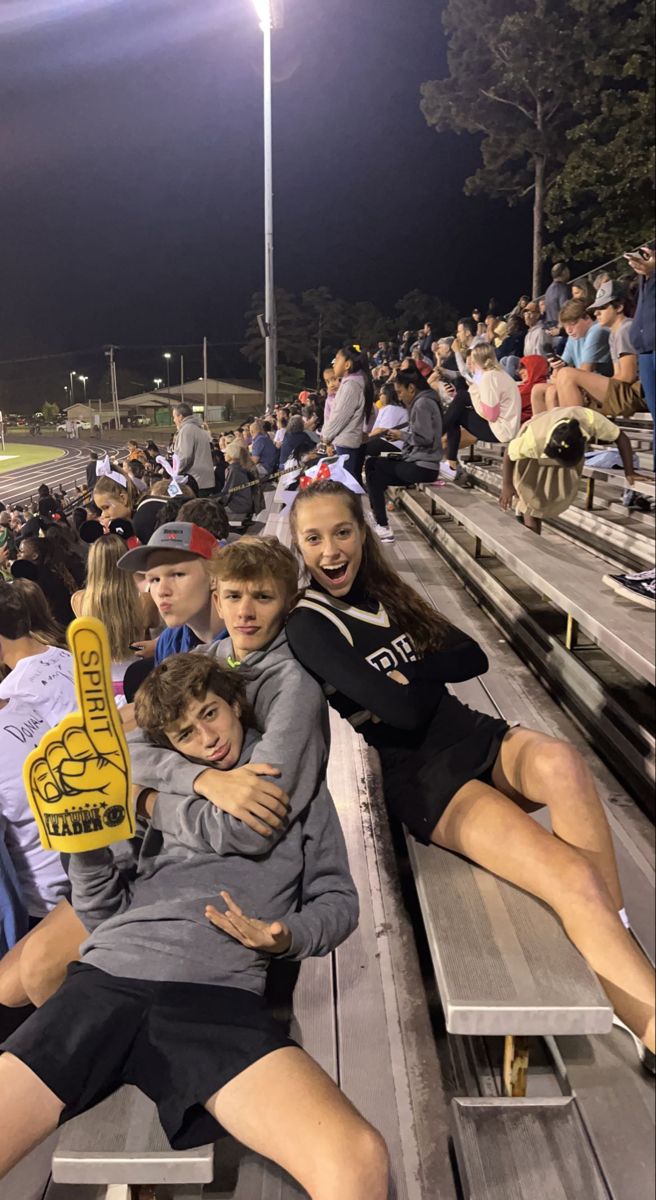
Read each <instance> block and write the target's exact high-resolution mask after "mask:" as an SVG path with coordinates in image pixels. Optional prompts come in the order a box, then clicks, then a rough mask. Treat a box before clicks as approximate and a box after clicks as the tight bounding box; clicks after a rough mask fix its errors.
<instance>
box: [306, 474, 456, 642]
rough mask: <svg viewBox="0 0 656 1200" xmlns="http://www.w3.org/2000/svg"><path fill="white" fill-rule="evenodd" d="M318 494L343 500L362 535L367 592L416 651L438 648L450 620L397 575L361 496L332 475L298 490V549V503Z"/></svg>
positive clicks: (364, 582) (362, 568)
mask: <svg viewBox="0 0 656 1200" xmlns="http://www.w3.org/2000/svg"><path fill="white" fill-rule="evenodd" d="M321 496H334V497H336V498H337V499H339V500H343V501H344V503H345V505H346V506H347V508H348V510H349V512H350V514H351V518H352V520H354V521H355V523H356V525H357V526H358V528H359V529H360V532H361V533H362V534H363V535H364V544H363V547H362V565H361V567H360V572H359V574H360V579H361V580H362V583H363V585H364V588H365V591H366V592H367V594H368V595H369V596H371V597H375V598H376V599H377V600H380V603H381V604H382V606H383V608H384V609H385V612H386V613H387V615H388V617H389V618H390V620H391V621H393V622H394V624H395V625H400V627H401V628H402V629H407V630H408V631H409V632H410V634H411V637H412V640H413V642H414V645H415V647H416V649H417V651H418V653H419V654H430V652H431V651H432V650H439V648H440V646H442V644H443V642H444V639H445V637H446V634H447V632H448V630H449V629H450V628H451V626H450V624H449V622H448V621H447V620H446V618H445V617H443V616H442V615H441V613H439V612H437V611H436V610H435V609H434V608H433V607H432V606H431V605H430V604H427V602H426V601H425V600H422V598H421V596H419V595H418V594H417V592H415V590H414V588H411V587H409V586H408V584H407V583H404V581H403V580H402V579H401V577H400V575H397V573H396V571H395V570H393V568H392V567H390V566H389V564H388V562H387V561H386V559H385V556H384V555H383V552H382V550H381V548H380V542H379V541H378V538H377V537H376V534H375V533H374V531H373V529H371V527H370V526H369V525H368V523H367V521H366V520H365V516H364V510H363V508H362V500H361V499H360V496H359V495H356V493H355V492H351V491H349V489H348V488H346V487H344V484H343V483H337V482H336V481H335V480H334V479H322V480H319V481H318V482H317V483H313V484H311V485H310V487H308V488H305V490H304V491H300V492H299V493H298V495H297V497H296V499H295V501H294V503H293V505H292V510H291V514H290V526H291V531H292V538H293V541H294V546H295V547H296V550H297V552H298V553H299V554H301V550H300V547H299V544H298V527H297V521H298V510H299V507H300V506H301V505H302V504H306V503H307V502H308V501H309V500H313V499H314V498H315V497H321Z"/></svg>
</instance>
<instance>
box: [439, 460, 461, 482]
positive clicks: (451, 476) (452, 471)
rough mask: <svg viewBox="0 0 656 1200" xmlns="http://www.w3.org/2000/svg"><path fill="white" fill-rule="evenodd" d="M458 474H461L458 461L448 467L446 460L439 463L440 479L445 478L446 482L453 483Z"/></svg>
mask: <svg viewBox="0 0 656 1200" xmlns="http://www.w3.org/2000/svg"><path fill="white" fill-rule="evenodd" d="M460 475H462V467H461V466H460V463H458V466H457V467H450V466H449V464H448V462H441V463H440V479H444V480H446V482H447V483H455V481H456V479H457V478H458V477H459V476H460Z"/></svg>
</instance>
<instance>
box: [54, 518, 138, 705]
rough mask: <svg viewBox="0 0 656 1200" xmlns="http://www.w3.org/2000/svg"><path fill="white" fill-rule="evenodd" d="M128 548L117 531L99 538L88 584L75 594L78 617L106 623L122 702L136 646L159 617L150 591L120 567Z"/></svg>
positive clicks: (115, 686)
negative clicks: (140, 588)
mask: <svg viewBox="0 0 656 1200" xmlns="http://www.w3.org/2000/svg"><path fill="white" fill-rule="evenodd" d="M125 550H126V545H125V542H124V541H123V539H122V538H120V537H118V536H117V535H116V534H114V533H109V534H106V535H105V537H101V538H99V539H98V540H97V541H95V542H94V543H93V545H92V546H91V547H90V550H89V561H88V568H87V580H86V584H85V586H84V588H82V589H80V591H77V592H74V593H73V596H72V597H71V607H72V609H73V612H74V613H75V616H76V617H95V618H96V619H97V620H98V621H102V623H103V625H104V626H105V629H106V631H107V638H108V641H109V650H110V654H111V659H112V684H113V689H114V696H115V698H116V700H117V702H119V701H120V702H121V703H122V702H123V699H124V692H123V677H124V675H125V672H126V670H127V668H128V667H129V666H130V665H131V664H132V663H133V662H134V653H135V651H134V649H133V647H134V646H135V644H137V645H139V644H142V643H143V641H144V639H145V638H146V636H147V634H148V630H149V628H150V626H151V625H156V624H157V622H158V619H159V615H158V612H157V608H156V607H155V604H154V601H153V598H152V596H151V595H150V593H148V592H144V593H139V591H138V589H137V586H136V583H135V581H134V579H133V578H132V576H131V575H127V574H126V573H125V572H123V571H119V569H118V562H119V559H120V558H121V557H122V555H124V554H125Z"/></svg>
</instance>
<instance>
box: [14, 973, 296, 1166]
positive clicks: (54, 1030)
mask: <svg viewBox="0 0 656 1200" xmlns="http://www.w3.org/2000/svg"><path fill="white" fill-rule="evenodd" d="M294 1045H296V1043H295V1042H293V1041H292V1040H291V1039H290V1038H289V1037H287V1035H286V1032H285V1030H284V1027H283V1026H281V1025H280V1024H278V1023H277V1022H276V1021H275V1020H274V1018H273V1017H272V1015H271V1013H270V1011H269V1009H268V1007H267V1004H266V1001H265V1000H264V998H263V997H262V996H257V995H255V994H254V993H253V992H247V991H244V990H243V989H242V988H228V987H211V986H209V985H206V984H193V983H153V982H150V981H147V980H143V979H122V978H120V977H118V976H114V975H108V974H107V973H106V972H105V971H100V970H98V968H97V967H92V966H90V965H89V964H86V963H72V964H71V966H70V967H69V968H68V974H67V976H66V979H65V980H64V983H63V984H62V986H61V987H60V988H59V990H58V991H57V992H55V995H54V996H52V997H51V998H50V1000H47V1001H46V1003H45V1004H44V1005H43V1007H42V1008H39V1009H37V1011H36V1012H35V1013H33V1014H32V1016H31V1017H28V1019H27V1021H25V1022H24V1024H23V1025H21V1026H20V1027H19V1028H18V1029H17V1030H16V1032H15V1033H12V1034H11V1036H10V1037H8V1038H7V1040H6V1041H5V1042H4V1043H3V1044H2V1046H0V1050H3V1051H8V1052H9V1053H11V1054H14V1055H15V1056H16V1058H19V1059H20V1060H21V1062H24V1063H25V1064H26V1066H28V1067H30V1069H31V1070H32V1071H34V1073H35V1075H38V1077H39V1079H41V1080H42V1081H43V1083H45V1084H46V1086H47V1087H49V1088H50V1090H51V1091H52V1092H54V1093H55V1095H56V1096H58V1097H59V1099H60V1100H63V1102H64V1105H65V1107H64V1110H63V1112H62V1115H61V1118H60V1124H63V1122H64V1121H69V1120H70V1119H71V1117H75V1116H77V1115H78V1114H79V1113H81V1112H85V1111H86V1109H88V1108H92V1107H93V1105H94V1104H97V1103H98V1102H99V1101H100V1100H103V1099H104V1098H105V1097H106V1096H109V1095H110V1094H111V1093H112V1092H114V1091H116V1089H117V1088H119V1087H120V1086H121V1085H122V1084H124V1083H132V1084H135V1085H136V1087H138V1088H141V1091H142V1092H145V1094H146V1095H147V1096H149V1097H150V1099H151V1100H152V1101H153V1102H154V1103H155V1104H156V1105H157V1109H158V1112H159V1117H160V1121H161V1122H162V1126H163V1128H164V1131H165V1133H166V1135H167V1137H168V1139H169V1141H170V1143H171V1145H172V1146H173V1147H174V1149H176V1150H186V1149H190V1148H191V1147H193V1146H202V1145H204V1144H205V1143H207V1142H213V1141H216V1139H217V1137H218V1136H219V1135H220V1133H221V1127H220V1126H219V1125H218V1123H217V1122H216V1121H215V1120H214V1118H213V1117H211V1116H210V1114H209V1113H208V1112H207V1111H206V1110H205V1108H204V1107H203V1105H204V1104H205V1102H206V1101H207V1100H209V1099H210V1097H211V1096H213V1095H214V1093H215V1092H217V1091H218V1090H219V1088H221V1087H223V1086H224V1085H225V1084H226V1083H228V1082H229V1081H230V1080H231V1079H234V1078H235V1076H237V1075H239V1074H240V1073H241V1072H242V1071H244V1070H245V1069H246V1068H247V1067H250V1066H251V1065H252V1064H253V1063H255V1062H257V1061H258V1059H260V1058H264V1056H265V1055H266V1054H270V1053H271V1052H272V1051H273V1050H280V1049H283V1048H286V1047H289V1046H294Z"/></svg>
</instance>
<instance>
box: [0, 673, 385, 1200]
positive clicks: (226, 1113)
mask: <svg viewBox="0 0 656 1200" xmlns="http://www.w3.org/2000/svg"><path fill="white" fill-rule="evenodd" d="M136 703H137V716H138V720H139V722H140V723H141V725H142V727H143V728H144V730H145V732H146V736H147V737H148V739H149V741H150V743H151V745H152V746H153V747H154V748H156V747H157V746H159V747H166V746H167V745H168V746H169V747H175V748H176V750H177V751H181V752H183V753H184V755H185V758H191V759H194V760H195V761H196V765H199V764H200V765H203V764H211V765H210V766H209V767H207V768H206V769H209V770H214V771H217V773H221V772H228V771H229V770H231V769H240V767H242V766H243V764H244V763H246V762H248V761H249V759H250V758H251V757H252V755H253V754H254V753H255V751H256V747H257V744H258V734H257V732H256V731H255V730H254V729H253V728H252V722H253V720H254V717H253V715H252V711H251V709H250V706H249V704H248V700H247V698H246V694H245V689H244V686H243V682H242V679H241V676H240V674H239V673H238V672H237V671H231V670H229V669H227V670H226V669H225V668H221V667H220V666H219V664H218V663H216V661H215V660H214V658H213V657H212V656H201V655H198V654H190V655H178V656H174V657H172V658H170V659H168V660H166V661H165V662H164V663H163V664H161V666H160V667H159V668H157V669H156V671H155V672H154V673H153V674H152V675H151V676H150V677H149V678H148V680H147V681H146V682H145V683H144V685H142V689H141V690H140V692H139V695H138V697H137V702H136ZM160 753H162V754H163V755H166V754H167V753H172V751H171V750H169V751H167V750H166V749H164V748H162V749H161V750H160ZM217 769H218V770H217ZM141 807H142V810H143V811H144V812H145V813H146V814H147V815H150V817H151V823H150V827H149V829H148V831H147V833H146V836H145V839H144V843H143V847H142V850H141V855H140V859H139V864H138V870H137V874H136V878H135V879H134V881H132V882H129V881H128V880H127V879H126V877H125V875H122V874H120V873H119V871H118V870H117V868H116V865H115V861H114V858H113V855H112V853H111V851H110V850H109V849H108V850H98V851H91V852H87V853H85V854H79V855H73V856H72V858H71V879H72V883H73V900H74V904H75V907H76V909H77V911H78V912H79V913H80V915H81V917H82V919H83V920H84V922H85V924H86V926H87V928H89V929H90V930H91V937H90V938H89V940H88V941H87V942H86V943H85V944H84V946H83V947H82V962H81V963H76V964H73V966H72V967H71V968H70V971H69V975H68V978H67V980H66V982H65V983H64V985H63V986H62V987H61V988H60V990H59V991H58V992H57V993H56V995H55V996H54V997H52V999H51V1000H49V1001H48V1002H47V1003H46V1004H45V1005H44V1006H43V1008H41V1009H40V1010H39V1011H38V1012H37V1013H35V1014H34V1015H33V1016H32V1017H31V1018H30V1019H29V1020H28V1021H27V1022H26V1023H25V1024H24V1025H23V1026H22V1027H21V1028H20V1029H19V1030H18V1031H17V1033H15V1034H14V1035H13V1036H12V1037H11V1038H9V1039H8V1041H7V1042H6V1043H5V1046H4V1047H3V1049H4V1050H5V1051H6V1053H5V1054H4V1055H3V1057H2V1059H0V1121H1V1122H2V1124H3V1147H2V1149H1V1150H0V1175H2V1174H3V1173H4V1172H5V1171H6V1170H8V1169H9V1168H10V1167H11V1166H12V1165H13V1163H14V1162H16V1161H18V1159H19V1158H21V1157H22V1156H23V1154H25V1153H26V1152H27V1151H28V1150H29V1149H30V1148H31V1147H32V1146H33V1145H35V1144H36V1142H37V1141H39V1140H41V1138H42V1137H43V1136H45V1134H46V1133H47V1132H49V1130H50V1129H52V1128H54V1126H55V1125H56V1124H57V1123H58V1122H59V1121H61V1120H65V1119H68V1118H69V1117H71V1116H74V1115H75V1114H76V1113H78V1112H81V1111H83V1110H84V1109H86V1108H88V1107H90V1106H91V1105H92V1104H94V1103H95V1102H96V1101H97V1100H99V1099H100V1098H102V1096H104V1095H107V1094H108V1093H109V1092H110V1091H112V1090H114V1089H115V1088H116V1087H118V1086H120V1085H121V1084H122V1083H127V1082H129V1083H133V1084H136V1085H137V1086H139V1087H141V1088H142V1090H144V1091H145V1092H146V1093H147V1094H148V1095H149V1096H151V1098H152V1099H153V1100H154V1101H155V1102H156V1103H157V1106H158V1109H159V1113H160V1118H161V1120H162V1124H163V1126H164V1128H165V1130H166V1131H167V1134H168V1136H169V1138H170V1140H171V1142H172V1143H173V1144H174V1145H175V1146H176V1147H179V1148H183V1147H187V1146H194V1145H198V1144H200V1143H201V1142H203V1141H207V1140H210V1139H213V1138H215V1137H216V1136H217V1134H218V1127H217V1122H218V1123H220V1125H222V1126H223V1127H224V1128H226V1129H228V1130H229V1131H230V1132H231V1133H233V1135H234V1136H236V1137H237V1138H239V1139H240V1140H241V1141H243V1142H245V1143H246V1144H247V1145H249V1146H250V1147H251V1148H252V1149H254V1150H256V1151H257V1152H259V1153H261V1154H264V1155H267V1156H269V1157H271V1158H273V1159H274V1160H275V1161H276V1162H277V1163H279V1164H280V1165H281V1166H283V1167H284V1169H286V1170H287V1171H289V1172H290V1173H291V1174H292V1175H293V1176H294V1177H295V1178H296V1179H298V1181H299V1182H300V1183H301V1185H302V1186H303V1187H304V1188H305V1189H306V1190H307V1191H308V1192H309V1194H310V1195H311V1196H313V1197H317V1200H318V1198H319V1197H321V1198H324V1197H325V1200H338V1198H339V1200H347V1198H348V1200H356V1197H360V1196H362V1195H363V1194H367V1195H368V1196H372V1197H375V1198H376V1200H378V1198H380V1200H383V1198H384V1197H386V1195H387V1157H386V1151H385V1147H384V1144H383V1143H382V1141H381V1139H380V1136H379V1135H378V1134H377V1133H376V1131H375V1130H373V1129H372V1128H371V1127H370V1126H369V1125H368V1124H367V1123H366V1122H365V1121H364V1120H363V1119H362V1118H361V1117H360V1116H359V1115H358V1114H357V1113H356V1112H355V1110H354V1109H353V1108H352V1106H351V1105H350V1104H349V1102H348V1101H347V1100H346V1099H345V1098H344V1097H343V1096H342V1095H341V1093H340V1092H339V1090H338V1089H337V1088H336V1086H335V1085H334V1084H333V1082H332V1080H330V1078H329V1077H328V1076H326V1075H325V1073H324V1072H323V1071H322V1070H321V1068H319V1067H318V1066H317V1064H316V1063H314V1062H313V1061H312V1060H311V1059H310V1058H309V1057H308V1056H307V1055H306V1054H305V1053H304V1052H303V1051H302V1050H301V1049H299V1047H298V1046H296V1045H295V1044H294V1043H293V1042H291V1041H290V1039H288V1038H287V1037H286V1036H285V1034H284V1033H283V1032H282V1031H281V1030H280V1029H279V1028H277V1027H276V1025H275V1023H274V1022H273V1020H272V1018H271V1016H270V1014H269V1013H268V1011H267V1009H266V1007H265V1005H264V1001H263V999H262V992H263V989H264V982H265V976H266V969H267V962H268V961H269V960H270V956H271V955H272V954H276V955H277V956H282V957H287V958H292V959H298V958H302V957H305V956H306V955H308V954H325V953H328V952H329V951H330V950H331V949H332V948H334V947H335V946H336V945H338V944H339V942H340V941H342V940H343V939H344V938H345V937H346V936H348V934H349V933H350V932H351V930H352V929H353V928H354V926H355V924H356V923H357V896H356V893H355V889H354V886H353V883H352V880H351V878H350V875H349V873H348V865H347V860H346V851H345V847H344V842H343V838H342V834H341V829H340V826H339V821H338V818H337V815H336V813H335V809H334V806H333V804H332V801H331V799H330V796H329V794H328V792H327V789H326V787H325V783H324V782H323V780H321V781H320V782H319V783H318V785H317V787H316V788H315V794H314V803H313V804H312V805H309V806H305V810H304V812H303V813H302V814H298V815H297V816H296V817H292V819H291V820H290V821H289V823H288V824H287V823H285V828H282V825H281V828H280V830H279V831H278V833H279V836H278V837H277V838H276V840H275V842H274V840H273V838H272V839H271V840H270V841H267V840H266V839H265V838H263V837H262V836H261V835H259V836H260V843H261V852H260V854H259V855H257V856H255V855H253V856H249V855H248V854H247V855H246V856H244V855H241V854H240V853H239V850H237V849H236V848H235V842H234V835H235V833H238V832H239V831H238V830H236V829H235V826H236V825H237V824H238V822H235V820H234V819H233V818H230V817H229V816H227V815H226V814H225V813H224V812H222V811H220V809H219V808H217V807H216V806H214V805H211V804H209V803H208V802H207V801H204V800H202V799H201V798H200V797H198V796H196V795H193V796H189V797H187V798H186V799H183V798H180V797H175V798H174V797H172V796H170V795H169V796H167V795H166V794H165V793H163V792H160V794H159V795H157V796H155V795H154V794H153V793H150V792H147V793H145V794H143V795H142V797H141ZM291 808H293V805H290V809H291ZM218 896H220V897H221V898H222V901H223V904H220V906H219V908H217V907H216V904H215V901H216V900H217V897H218ZM253 914H257V916H255V915H253Z"/></svg>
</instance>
